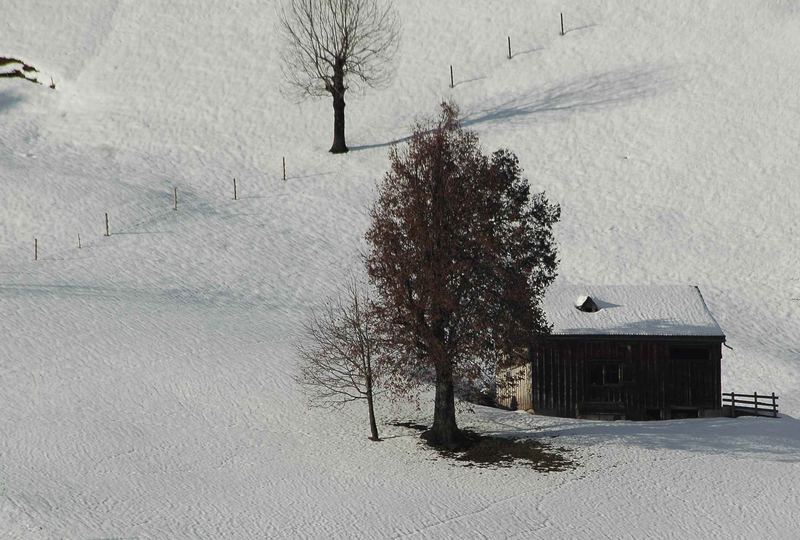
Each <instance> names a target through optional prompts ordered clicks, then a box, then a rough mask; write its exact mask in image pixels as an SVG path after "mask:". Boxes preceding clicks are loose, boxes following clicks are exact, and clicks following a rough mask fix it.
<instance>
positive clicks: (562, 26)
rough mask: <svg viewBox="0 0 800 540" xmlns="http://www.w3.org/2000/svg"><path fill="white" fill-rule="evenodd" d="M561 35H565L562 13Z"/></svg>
mask: <svg viewBox="0 0 800 540" xmlns="http://www.w3.org/2000/svg"><path fill="white" fill-rule="evenodd" d="M561 35H562V36H563V35H564V14H563V13H561Z"/></svg>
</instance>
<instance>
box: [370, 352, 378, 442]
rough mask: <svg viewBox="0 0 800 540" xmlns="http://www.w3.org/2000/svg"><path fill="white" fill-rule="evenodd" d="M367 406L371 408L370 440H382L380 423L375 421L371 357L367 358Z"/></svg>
mask: <svg viewBox="0 0 800 540" xmlns="http://www.w3.org/2000/svg"><path fill="white" fill-rule="evenodd" d="M367 408H368V409H369V431H370V434H371V437H370V440H372V441H380V440H381V437H380V435H378V424H376V423H375V404H374V401H373V399H372V365H371V363H370V361H369V358H367Z"/></svg>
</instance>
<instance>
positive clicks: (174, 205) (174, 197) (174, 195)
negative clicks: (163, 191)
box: [172, 187, 178, 210]
mask: <svg viewBox="0 0 800 540" xmlns="http://www.w3.org/2000/svg"><path fill="white" fill-rule="evenodd" d="M172 209H173V210H177V209H178V188H176V187H174V188H172Z"/></svg>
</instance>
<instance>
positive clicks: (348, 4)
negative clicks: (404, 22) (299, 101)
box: [279, 0, 400, 154]
mask: <svg viewBox="0 0 800 540" xmlns="http://www.w3.org/2000/svg"><path fill="white" fill-rule="evenodd" d="M285 1H286V3H285V4H284V5H283V7H282V9H281V11H280V13H279V15H280V23H281V29H282V30H283V34H284V40H285V43H286V47H285V50H284V51H283V74H284V78H285V79H286V81H287V82H288V83H289V84H290V86H291V87H292V88H294V89H295V90H297V91H298V93H299V95H300V96H301V97H307V96H312V97H313V96H326V95H330V96H331V97H332V98H333V145H332V146H331V149H330V151H331V152H333V153H334V154H340V153H344V152H347V151H348V148H347V143H346V141H345V129H344V128H345V115H344V109H345V101H344V96H345V92H346V91H347V90H348V89H350V88H351V87H354V88H356V89H359V88H361V89H363V88H365V87H373V88H374V87H376V86H380V85H382V84H384V83H386V82H388V81H389V79H390V78H391V74H392V69H391V61H392V58H393V57H394V54H395V52H396V51H397V46H398V43H399V39H400V22H399V18H398V17H397V13H396V12H395V10H394V8H393V7H392V5H391V4H389V3H386V2H385V0H285Z"/></svg>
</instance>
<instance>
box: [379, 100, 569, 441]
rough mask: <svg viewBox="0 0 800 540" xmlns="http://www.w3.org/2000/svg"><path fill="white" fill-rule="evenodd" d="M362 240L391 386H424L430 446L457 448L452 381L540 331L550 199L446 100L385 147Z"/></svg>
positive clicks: (491, 367)
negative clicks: (398, 143) (429, 392)
mask: <svg viewBox="0 0 800 540" xmlns="http://www.w3.org/2000/svg"><path fill="white" fill-rule="evenodd" d="M389 157H390V160H391V168H390V170H389V172H387V173H386V175H385V176H384V178H383V181H382V183H381V184H380V187H379V198H378V201H377V202H376V203H375V206H374V207H373V209H372V212H371V216H372V224H371V227H370V229H369V231H368V232H367V235H366V238H367V241H368V242H369V243H370V245H371V252H370V254H369V255H368V257H367V271H368V273H369V276H370V280H371V281H372V283H373V285H374V287H375V289H376V291H377V299H376V301H375V302H376V316H377V317H378V323H379V325H380V330H381V333H382V336H383V339H384V340H385V345H386V353H385V355H384V357H383V359H384V360H383V361H384V362H385V368H386V369H388V370H389V372H390V382H391V384H392V385H393V386H394V387H395V388H397V389H400V390H407V389H409V388H411V387H414V386H417V385H419V384H421V383H424V382H426V380H432V381H433V382H434V384H435V402H434V415H433V426H432V427H431V429H430V430H429V431H428V433H427V434H426V437H427V439H428V441H429V442H430V443H432V444H438V445H446V446H457V445H458V444H459V443H460V442H461V441H462V440H463V438H462V433H461V432H460V430H459V429H458V426H457V424H456V417H455V387H456V384H457V383H458V384H462V383H466V384H469V383H474V382H476V381H478V380H480V379H486V378H487V377H488V378H491V377H493V376H494V373H495V370H496V368H497V367H498V365H497V364H498V362H499V363H501V364H507V365H511V364H512V363H514V362H518V361H519V354H518V352H519V350H520V349H521V348H525V347H527V346H528V345H529V344H530V343H531V340H532V339H534V337H535V336H536V335H541V334H545V333H547V332H549V326H548V324H547V322H546V319H545V316H544V313H543V311H542V308H541V305H540V301H541V298H542V296H543V294H544V292H545V289H546V288H547V286H548V285H549V284H550V283H551V282H552V281H553V279H555V276H556V266H557V263H558V260H557V256H556V247H555V243H554V239H553V234H552V228H553V225H554V224H555V223H556V222H557V221H558V219H559V217H560V209H559V206H558V205H555V204H550V203H549V202H548V200H547V198H546V197H545V195H544V193H537V194H534V195H531V194H530V188H529V185H528V182H527V180H526V179H525V178H524V177H523V176H522V169H521V168H520V166H519V162H518V160H517V157H516V156H515V155H514V154H513V153H511V152H510V151H508V150H498V151H496V152H494V153H493V154H492V155H491V156H486V155H484V154H483V153H482V151H481V148H480V146H479V141H478V137H477V135H476V134H475V133H473V132H470V131H467V130H465V129H463V127H462V126H461V124H460V121H459V119H458V110H457V109H456V107H455V106H454V105H451V104H442V106H441V113H440V115H439V116H438V118H437V119H435V120H431V121H428V122H426V123H422V124H419V125H417V126H416V129H415V130H414V132H413V134H412V136H411V138H410V140H409V141H408V143H407V144H405V145H404V146H402V147H399V148H398V147H393V148H392V150H391V151H390V154H389Z"/></svg>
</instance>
